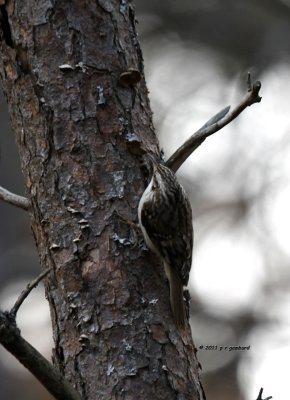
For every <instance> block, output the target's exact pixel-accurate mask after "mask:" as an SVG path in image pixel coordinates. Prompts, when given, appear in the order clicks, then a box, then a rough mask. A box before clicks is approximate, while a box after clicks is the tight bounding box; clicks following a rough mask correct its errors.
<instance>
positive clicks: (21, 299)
mask: <svg viewBox="0 0 290 400" xmlns="http://www.w3.org/2000/svg"><path fill="white" fill-rule="evenodd" d="M51 270H52V268H51V267H50V268H47V269H46V270H45V271H43V272H42V273H41V274H40V275H39V276H38V277H37V278H35V279H34V280H33V281H32V282H30V283H29V284H28V285H27V286H26V288H25V289H24V290H23V291H22V292H21V294H20V296H19V297H18V299H17V301H16V303H15V304H14V306H13V307H12V308H11V311H10V313H9V314H10V316H11V317H12V318H14V319H15V318H16V314H17V311H18V310H19V308H20V307H21V305H22V303H23V302H24V300H25V299H26V297H27V296H28V295H29V293H30V292H31V290H32V289H34V288H35V287H36V286H37V285H38V284H39V282H40V281H41V280H42V279H43V278H44V277H46V275H48V274H49V272H50V271H51Z"/></svg>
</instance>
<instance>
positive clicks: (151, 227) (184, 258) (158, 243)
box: [138, 164, 193, 328]
mask: <svg viewBox="0 0 290 400" xmlns="http://www.w3.org/2000/svg"><path fill="white" fill-rule="evenodd" d="M138 218H139V223H140V227H141V230H142V233H143V236H144V239H145V242H146V244H147V246H148V247H149V248H150V249H151V250H152V251H153V252H154V253H156V254H157V255H159V256H160V257H161V259H162V260H163V262H164V267H165V272H166V275H167V277H168V280H169V285H170V303H171V309H172V313H173V317H174V320H175V322H176V325H177V326H178V327H180V328H184V327H185V321H186V312H185V306H184V301H183V286H186V285H187V284H188V278H189V272H190V268H191V259H192V246H193V229H192V214H191V206H190V203H189V200H188V198H187V196H186V194H185V191H184V189H183V187H182V186H181V185H180V184H179V183H178V181H177V179H176V176H175V174H174V173H173V172H172V171H171V170H170V169H169V168H167V167H165V166H164V165H161V164H158V165H154V171H153V176H152V179H151V181H150V183H149V185H148V186H147V188H146V189H145V191H144V193H143V195H142V197H141V199H140V202H139V206H138Z"/></svg>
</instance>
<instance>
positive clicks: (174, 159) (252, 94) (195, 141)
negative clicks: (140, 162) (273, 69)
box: [165, 75, 262, 172]
mask: <svg viewBox="0 0 290 400" xmlns="http://www.w3.org/2000/svg"><path fill="white" fill-rule="evenodd" d="M247 85H248V87H249V86H251V89H250V91H249V93H248V94H247V96H246V97H245V98H244V99H243V100H242V101H241V102H240V104H238V106H237V107H235V108H234V109H233V111H231V112H228V111H229V107H226V108H224V109H223V110H222V111H220V112H219V113H218V114H216V115H215V116H214V117H212V118H211V119H210V120H209V121H208V122H207V123H206V124H205V125H203V126H202V127H201V128H200V129H199V130H198V131H196V132H195V133H194V134H193V135H192V136H191V137H190V138H189V139H188V140H187V141H186V142H185V143H184V144H183V145H182V146H181V147H179V149H177V150H176V151H175V153H174V154H173V155H172V156H171V157H170V158H169V159H168V160H167V161H166V163H165V165H166V166H167V167H168V168H171V169H172V171H174V172H176V171H177V170H178V168H179V167H180V166H181V165H182V164H183V163H184V161H185V160H186V159H187V158H188V157H189V156H190V155H191V153H193V151H194V150H195V149H197V147H198V146H200V145H201V143H202V142H204V141H205V139H206V138H207V137H208V136H210V135H212V134H213V133H215V132H217V131H219V130H220V129H222V128H223V127H224V126H226V125H227V124H229V123H230V122H231V121H232V120H233V119H235V118H237V116H238V115H239V114H241V112H242V111H244V109H245V108H247V107H249V106H251V105H252V104H254V103H259V102H260V101H261V99H262V98H261V97H260V96H259V91H260V89H261V82H259V81H256V82H255V83H254V84H253V85H252V84H251V81H250V75H248V81H247Z"/></svg>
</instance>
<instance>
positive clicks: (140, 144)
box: [0, 0, 203, 400]
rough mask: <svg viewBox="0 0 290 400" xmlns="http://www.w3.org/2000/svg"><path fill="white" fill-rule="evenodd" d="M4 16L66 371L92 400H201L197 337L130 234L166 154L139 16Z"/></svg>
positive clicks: (90, 6)
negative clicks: (157, 160)
mask: <svg viewBox="0 0 290 400" xmlns="http://www.w3.org/2000/svg"><path fill="white" fill-rule="evenodd" d="M2 3H3V2H1V4H2ZM0 9H1V12H2V21H1V27H2V30H1V39H0V40H1V43H0V46H1V60H0V74H1V77H2V82H3V88H4V92H5V95H6V98H7V101H8V105H9V110H10V115H11V122H12V126H13V128H14V130H15V133H16V138H17V144H18V149H19V154H20V158H21V165H22V170H23V174H24V178H25V185H26V189H27V196H28V197H29V199H30V200H31V208H30V215H31V225H32V230H33V233H34V236H35V241H36V245H37V248H38V253H39V258H40V262H41V266H42V268H43V269H44V268H47V267H50V266H51V267H53V271H54V272H53V274H51V275H50V277H49V278H48V279H47V280H46V295H47V298H48V301H49V304H50V310H51V317H52V325H53V334H54V342H55V350H54V357H53V362H54V364H55V365H56V367H57V368H59V370H60V371H61V372H62V374H63V375H64V376H65V377H66V379H67V380H68V381H70V382H71V383H72V384H73V385H74V386H75V387H76V388H77V390H78V391H79V392H80V394H81V395H82V397H83V398H84V399H88V400H93V399H94V400H96V399H98V400H101V399H104V400H109V399H134V400H135V399H136V398H140V399H142V400H145V399H150V400H151V399H166V400H168V399H202V398H203V392H202V387H201V384H200V381H199V377H198V362H197V359H196V355H195V348H194V345H193V342H192V338H191V333H190V328H188V330H187V332H186V334H184V335H183V336H181V335H180V333H179V332H178V330H177V329H176V327H175V325H174V323H173V319H172V314H171V310H170V303H169V289H168V284H167V281H166V279H165V276H164V271H163V267H162V265H161V264H160V262H159V261H158V260H156V257H155V256H153V255H152V254H151V253H150V252H149V251H144V246H143V247H142V246H140V241H138V240H139V239H138V237H137V235H136V233H138V230H136V229H135V228H134V227H132V224H130V221H132V222H136V221H137V207H138V201H139V198H140V196H141V194H142V191H143V190H144V187H145V183H146V179H148V174H149V169H148V165H149V163H148V161H146V153H151V154H155V156H156V155H158V154H159V148H158V143H157V139H156V136H155V134H154V130H153V127H152V120H151V111H150V107H149V101H148V97H147V89H146V85H145V80H144V72H143V63H142V55H141V51H140V48H139V44H138V39H137V35H136V30H135V19H134V12H133V8H132V6H131V4H130V3H127V2H126V1H123V0H122V1H117V0H111V1H110V0H107V1H106V0H98V1H91V0H86V1H77V0H72V1H65V0H60V1H57V2H56V1H52V0H51V1H50V0H40V1H35V2H34V1H29V0H22V1H13V0H10V1H6V5H1V7H0ZM144 154H145V156H144Z"/></svg>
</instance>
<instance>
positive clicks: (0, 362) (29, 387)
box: [0, 0, 290, 400]
mask: <svg viewBox="0 0 290 400" xmlns="http://www.w3.org/2000/svg"><path fill="white" fill-rule="evenodd" d="M135 4H136V16H137V19H138V21H139V24H138V26H137V29H138V31H139V36H140V41H141V46H142V49H143V55H144V63H145V72H146V80H147V84H148V87H149V90H150V99H151V107H152V109H153V112H154V122H155V127H156V131H157V133H158V135H159V140H160V145H161V147H162V148H163V150H164V153H165V157H166V158H168V157H169V156H170V155H171V154H172V153H173V152H174V150H175V149H176V148H177V147H178V146H179V145H180V144H182V142H183V141H184V140H185V139H187V138H188V137H189V136H190V135H191V134H192V133H193V132H195V131H196V130H197V129H198V128H199V127H200V126H201V125H203V124H204V123H205V122H206V121H207V120H208V119H209V118H210V117H211V116H213V115H214V114H215V113H216V112H218V111H219V110H220V109H222V108H224V107H225V106H227V105H228V104H231V105H232V106H235V105H236V104H237V103H239V101H240V100H241V99H242V98H243V97H244V95H245V94H246V91H247V87H246V76H247V72H248V71H251V73H252V77H253V80H256V79H259V80H261V81H262V90H261V96H262V97H263V99H262V102H261V103H260V104H255V105H253V106H252V107H250V108H248V109H247V110H245V111H244V112H243V114H242V115H241V116H240V117H239V118H238V119H237V120H235V121H234V122H233V123H232V124H230V125H229V126H227V127H226V128H224V129H223V130H222V131H220V132H218V133H216V134H215V135H214V136H212V137H210V138H208V139H207V140H206V142H205V143H203V144H202V145H201V147H200V148H198V149H197V150H196V152H195V153H194V154H193V155H192V156H191V157H190V158H189V159H188V160H187V161H186V163H185V164H184V165H183V166H182V168H181V169H180V171H179V172H178V176H179V178H180V180H181V182H182V183H183V185H184V187H185V188H186V190H187V192H188V193H189V194H190V197H191V203H192V208H193V215H194V229H195V247H194V260H193V268H192V273H191V280H190V285H189V289H190V293H191V297H192V300H191V325H192V331H193V337H194V340H195V343H196V346H197V348H198V349H199V351H198V357H199V360H200V362H201V364H202V368H203V370H202V380H203V383H204V388H205V392H206V395H207V400H228V399H231V400H232V399H235V400H255V399H257V396H258V393H259V390H260V388H261V387H263V388H264V395H263V397H267V396H270V395H271V396H273V398H274V399H276V400H278V399H280V400H282V399H284V398H286V397H287V395H288V393H289V388H288V378H286V372H288V360H289V358H290V294H289V289H290V268H289V267H290V244H289V237H290V224H289V214H290V213H289V211H288V208H289V204H290V139H288V137H287V136H289V134H290V127H289V125H290V116H289V113H290V112H289V93H290V39H289V38H290V0H236V1H232V0H195V1H193V0H179V1H173V0H167V1H163V2H162V1H159V2H156V1H153V0H147V1H146V2H145V1H142V0H135ZM0 131H1V135H0V147H1V161H0V185H1V186H3V187H5V188H7V189H9V190H11V191H13V192H16V193H19V194H23V193H24V191H23V180H22V176H21V172H20V166H19V160H18V155H17V151H16V148H15V144H14V137H13V133H12V132H11V130H10V127H9V118H8V114H7V108H6V104H5V101H4V99H3V98H1V99H0ZM0 220H1V229H0V251H1V258H0V307H1V308H2V309H8V308H9V307H10V306H11V305H12V304H13V302H14V301H15V299H16V298H17V295H19V293H20V292H21V290H22V289H23V288H24V287H25V286H26V284H27V282H28V281H29V280H31V279H33V278H34V277H36V276H37V275H38V273H39V265H38V260H37V254H36V250H35V247H34V243H33V238H32V235H31V232H30V227H29V220H28V216H27V215H26V213H25V212H23V211H21V210H18V209H16V208H14V207H12V206H9V205H7V204H5V203H3V202H0ZM18 322H19V325H20V327H21V330H22V333H23V335H24V337H25V338H27V340H29V341H31V342H32V343H33V344H34V345H35V346H36V347H37V348H38V349H39V350H40V351H41V352H42V353H44V354H45V355H46V356H47V357H48V358H50V353H51V348H52V346H53V344H52V341H51V330H50V319H49V311H48V306H47V304H46V300H45V298H44V291H43V288H42V286H40V287H39V288H37V289H36V290H34V291H33V292H32V294H31V295H30V296H29V298H28V299H27V300H26V301H25V303H24V305H23V306H22V308H21V309H20V311H19V316H18ZM238 346H240V347H238ZM233 347H235V348H233ZM286 363H287V364H286ZM0 382H1V392H0V400H8V399H17V398H21V399H22V400H28V399H29V400H34V399H39V398H41V399H42V400H46V399H51V397H50V396H49V395H48V394H47V393H46V392H45V391H44V390H43V389H42V388H41V387H40V385H39V384H38V383H36V381H35V380H34V379H33V378H32V377H31V375H30V374H29V373H28V372H26V371H25V370H24V369H23V368H22V367H21V366H20V365H19V364H18V362H17V361H15V360H14V359H13V358H12V357H11V356H10V355H8V353H7V352H6V351H5V350H3V349H2V348H0ZM4 383H5V384H4ZM32 383H33V384H32Z"/></svg>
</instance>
